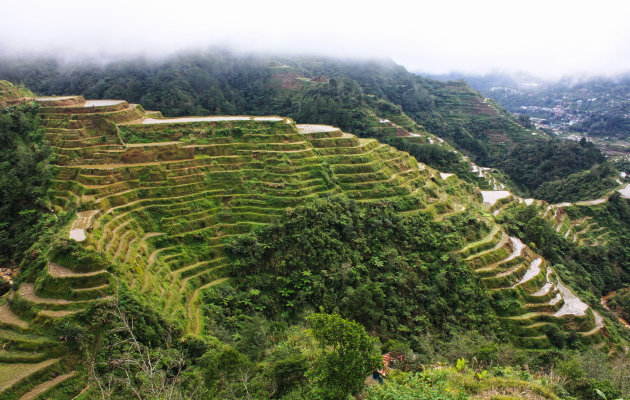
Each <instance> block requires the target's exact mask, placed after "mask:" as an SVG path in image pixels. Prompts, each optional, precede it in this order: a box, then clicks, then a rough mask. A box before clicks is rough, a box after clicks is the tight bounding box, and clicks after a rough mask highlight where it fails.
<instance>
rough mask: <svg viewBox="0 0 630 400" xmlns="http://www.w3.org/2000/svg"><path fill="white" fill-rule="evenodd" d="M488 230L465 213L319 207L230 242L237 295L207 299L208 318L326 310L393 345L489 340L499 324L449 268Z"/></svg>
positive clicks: (467, 280)
mask: <svg viewBox="0 0 630 400" xmlns="http://www.w3.org/2000/svg"><path fill="white" fill-rule="evenodd" d="M482 229H483V228H482V224H481V222H480V221H478V220H477V219H476V218H474V217H473V216H472V215H469V214H467V213H463V214H460V215H457V216H455V217H453V218H452V219H450V220H449V221H448V222H444V223H438V222H433V221H432V217H431V216H430V215H426V214H413V215H408V216H404V217H403V216H402V215H401V214H399V213H397V212H396V211H395V208H394V207H393V205H392V204H390V203H388V202H383V203H377V204H366V205H361V204H359V203H357V202H355V201H352V200H348V199H347V198H344V197H334V198H331V199H326V200H317V201H314V202H312V203H309V204H308V205H304V206H300V207H297V208H295V209H290V210H288V211H287V214H286V216H285V217H284V218H283V220H282V221H281V222H280V223H279V224H277V225H274V226H270V227H267V228H263V229H260V230H255V231H253V232H252V233H249V234H245V235H240V236H236V237H234V238H232V239H231V241H230V242H229V243H228V244H227V247H226V250H227V252H228V253H229V254H231V257H232V259H233V261H232V262H233V273H234V274H235V275H236V276H237V277H238V278H239V279H237V280H236V281H235V283H234V284H235V285H237V286H236V289H237V290H232V289H228V288H222V289H219V290H218V291H217V292H216V294H215V295H212V297H209V298H208V299H207V301H208V302H209V304H212V305H213V307H212V309H213V311H212V314H213V315H210V318H211V319H213V320H216V321H225V318H233V317H234V315H235V314H234V311H235V310H239V312H241V313H243V314H251V313H256V312H261V313H263V314H264V315H266V316H267V317H269V318H272V319H276V318H278V317H282V318H287V319H290V320H292V319H295V318H299V317H300V316H301V315H302V313H303V312H304V311H306V310H309V309H311V307H313V306H319V305H321V306H323V307H324V308H325V309H327V310H332V311H334V310H336V311H338V312H339V313H340V314H341V315H342V316H344V317H346V318H350V319H354V320H356V321H357V322H359V323H361V324H363V325H364V326H365V327H366V328H367V329H369V330H370V331H375V332H378V333H379V335H384V336H386V337H387V338H396V337H402V338H406V339H409V338H415V339H413V340H420V337H421V334H422V333H424V332H426V331H427V330H432V331H436V332H439V333H440V334H442V335H448V334H449V333H453V332H455V331H457V330H459V329H462V328H464V329H473V330H483V331H492V330H493V329H496V323H497V321H496V319H495V317H494V316H493V312H492V311H491V308H490V306H489V303H488V300H487V297H486V295H485V294H484V290H483V289H482V288H481V287H480V285H479V282H478V280H477V279H475V278H474V277H473V275H472V274H471V272H470V269H469V268H468V267H467V266H466V265H465V264H464V263H461V262H458V261H456V260H455V259H453V258H450V257H447V258H446V259H443V256H444V255H445V253H448V252H449V251H450V250H452V249H454V248H457V247H459V246H461V238H462V237H468V236H475V235H478V232H479V231H480V230H482ZM251 289H256V290H257V291H256V293H257V294H256V295H252V293H253V292H252V291H251ZM436 299H440V301H436ZM228 310H231V311H229V315H228ZM491 326H492V327H493V328H490V327H491Z"/></svg>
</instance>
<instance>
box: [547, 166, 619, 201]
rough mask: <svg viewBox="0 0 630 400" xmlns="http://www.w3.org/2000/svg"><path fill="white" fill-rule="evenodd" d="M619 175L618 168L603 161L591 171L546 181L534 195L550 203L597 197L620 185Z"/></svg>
mask: <svg viewBox="0 0 630 400" xmlns="http://www.w3.org/2000/svg"><path fill="white" fill-rule="evenodd" d="M617 175H618V172H617V170H615V169H614V168H612V167H611V165H610V164H608V163H602V164H600V165H595V166H594V167H593V168H591V169H590V170H589V171H583V172H578V173H575V174H571V175H569V176H567V177H566V178H564V179H558V180H555V181H548V182H545V183H543V184H542V185H540V186H539V187H538V188H536V190H535V191H534V197H535V198H537V199H541V200H546V201H548V202H550V203H560V202H565V201H570V202H576V201H584V200H591V199H597V198H600V197H603V196H604V195H606V194H607V193H608V192H610V191H611V190H612V189H614V188H616V187H617V186H619V183H618V182H617Z"/></svg>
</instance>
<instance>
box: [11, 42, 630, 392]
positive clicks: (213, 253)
mask: <svg viewBox="0 0 630 400" xmlns="http://www.w3.org/2000/svg"><path fill="white" fill-rule="evenodd" d="M41 62H42V61H41V60H36V61H29V62H26V63H18V62H15V63H14V64H12V63H9V62H6V61H3V62H2V69H1V70H2V71H3V72H2V73H3V74H8V75H9V74H14V75H15V76H17V75H20V76H22V79H21V80H20V81H21V82H25V83H27V82H30V83H31V84H32V85H33V86H35V87H36V88H35V91H36V92H39V93H40V94H56V95H59V94H61V96H53V97H48V96H45V97H36V96H35V95H33V94H32V93H31V92H28V91H26V90H25V89H22V88H19V87H15V86H13V85H11V84H9V83H8V82H2V85H3V86H2V87H4V88H6V89H4V90H3V91H2V92H1V93H0V96H1V97H0V101H1V102H2V106H3V108H2V114H0V128H2V130H3V131H2V134H3V136H2V137H3V138H4V143H5V145H6V146H5V148H4V149H2V150H0V154H2V159H1V160H2V161H3V162H2V164H1V165H0V166H1V167H2V168H3V172H5V174H4V175H6V176H3V179H4V180H2V181H0V183H2V187H1V189H2V196H3V204H2V207H3V208H0V211H2V213H3V214H2V218H3V221H2V222H4V224H2V225H0V228H1V229H2V230H0V232H1V233H2V235H1V236H0V248H1V249H2V257H3V258H2V260H1V262H2V263H3V265H5V264H8V265H9V266H10V267H11V268H10V269H11V270H12V274H11V279H10V280H9V281H11V282H10V284H9V285H8V286H7V287H6V288H4V289H3V290H8V292H7V293H6V294H5V295H4V296H2V297H0V345H1V348H0V398H3V399H4V398H6V399H18V398H26V399H28V398H51V399H68V398H75V396H78V397H76V398H77V399H80V400H85V399H97V398H99V399H104V398H105V399H128V398H138V399H165V398H172V399H191V398H192V399H285V400H293V399H295V400H296V399H321V400H329V399H330V400H337V399H339V400H347V399H349V398H365V399H369V400H380V399H391V398H428V399H466V398H528V399H558V398H566V399H570V398H579V399H585V400H586V399H587V400H594V399H600V398H602V397H601V396H605V397H606V398H618V397H620V396H622V395H623V396H627V394H628V392H629V391H630V387H629V385H628V382H627V379H626V378H627V376H626V375H625V372H624V371H626V370H627V369H628V366H629V365H630V360H629V359H628V356H627V352H626V351H625V349H626V348H627V343H628V340H629V339H630V333H629V331H627V330H626V329H625V328H624V327H623V325H622V324H621V323H620V322H618V320H617V314H615V313H614V312H613V311H609V310H608V309H606V308H604V305H605V303H604V305H603V303H601V302H600V298H601V297H602V296H603V295H605V294H607V293H608V292H610V291H614V290H618V289H621V288H623V287H626V286H627V285H628V284H629V283H630V262H629V260H630V254H628V249H627V246H626V243H627V241H628V238H630V205H629V204H628V200H627V197H628V194H627V193H626V192H624V191H623V190H622V191H621V193H619V192H618V191H617V190H618V189H619V187H618V186H615V187H612V188H608V187H606V186H605V185H604V186H601V187H600V186H597V187H596V189H597V190H595V191H594V192H592V191H590V189H591V188H592V187H591V186H593V185H591V186H589V189H586V188H584V189H582V188H578V189H579V190H577V191H570V190H564V188H566V187H567V186H570V185H571V182H574V181H575V180H580V179H583V178H584V175H577V176H576V175H575V174H573V173H574V172H576V171H577V172H578V173H579V174H589V175H588V176H589V177H590V176H596V177H600V176H601V177H609V176H611V174H616V171H614V170H613V169H611V168H610V167H609V166H608V165H607V164H606V163H602V161H603V159H602V157H601V154H600V153H599V152H598V151H597V150H596V149H594V148H593V147H592V146H591V145H589V144H588V143H586V142H581V143H564V142H555V141H550V140H549V139H547V138H545V137H544V135H532V133H531V132H530V131H528V130H527V129H525V128H523V127H522V126H521V125H519V124H518V123H516V122H515V120H514V118H513V117H512V116H511V115H510V114H508V113H506V112H505V111H503V110H502V109H500V108H499V107H498V106H497V105H496V104H494V103H492V102H491V101H487V100H485V99H483V98H482V97H481V96H479V94H478V93H476V92H474V91H473V90H471V89H470V88H468V87H467V86H466V85H464V84H463V83H461V82H450V83H445V84H443V83H439V82H435V81H431V80H428V79H424V78H421V77H417V76H415V75H413V74H409V73H408V72H407V71H405V70H404V69H403V68H402V67H399V66H396V65H393V64H391V63H368V64H364V63H348V62H340V61H334V60H333V61H331V60H324V61H321V60H320V61H317V60H315V59H273V60H270V59H266V58H249V59H243V58H240V57H234V56H231V55H229V54H218V55H217V54H215V55H212V56H199V55H194V56H180V57H178V58H175V59H171V60H167V61H164V62H162V63H157V64H156V63H148V62H132V63H115V64H110V65H107V66H104V67H102V66H101V67H99V66H94V65H88V66H86V65H76V66H72V65H60V64H57V63H56V62H52V61H49V62H50V64H48V65H46V64H41ZM44 65H46V67H45V68H43V67H42V66H44ZM38 66H39V67H38ZM3 76H4V75H3ZM38 82H39V84H38ZM40 85H41V86H40ZM72 88H74V89H75V90H77V91H78V92H81V93H83V94H85V96H90V97H95V98H96V97H98V98H110V99H109V100H87V101H86V100H85V98H84V97H83V96H81V95H74V94H71V93H70V90H71V89H72ZM116 93H119V94H120V95H124V97H126V98H127V99H130V100H131V101H137V102H139V103H140V104H134V103H129V102H128V101H125V100H111V98H112V97H116V96H115V95H116ZM127 96H129V97H127ZM133 96H135V97H133ZM151 105H155V106H157V107H159V108H160V111H162V112H160V111H147V110H145V108H144V106H147V107H149V106H151ZM169 107H173V108H172V110H171V109H169ZM212 108H214V109H212ZM280 111H286V112H287V114H289V116H290V117H287V116H286V115H283V114H282V112H280ZM205 112H210V113H213V114H218V113H225V114H227V113H229V114H234V115H214V116H206V117H199V116H198V117H189V118H186V117H185V118H173V117H172V116H175V115H177V116H180V115H188V114H200V113H205ZM247 112H251V113H252V114H254V115H253V116H246V115H242V114H245V113H247ZM265 113H266V114H272V115H265ZM163 114H164V115H166V117H165V116H164V115H163ZM279 115H281V116H279ZM291 117H293V118H291ZM300 118H301V119H300ZM304 122H308V123H304ZM324 123H326V124H328V125H321V124H324ZM330 124H339V125H342V126H344V129H340V128H338V127H335V126H331V125H330ZM374 137H376V138H374ZM379 139H382V141H381V140H379ZM445 140H446V142H445ZM383 142H385V143H383ZM387 143H389V144H391V145H388V144H387ZM456 148H461V149H462V151H464V152H465V153H466V154H467V155H468V156H469V157H470V158H471V159H473V161H474V160H476V161H478V162H482V161H484V160H486V161H487V162H489V163H494V164H495V166H496V167H497V168H501V169H502V170H504V171H505V172H506V173H507V174H510V175H509V176H510V177H511V178H512V181H513V183H512V185H513V187H514V188H519V187H520V188H521V190H522V191H523V192H530V191H532V190H534V189H536V188H543V189H545V191H544V193H545V195H546V196H548V197H552V196H577V197H580V196H583V195H603V196H605V197H603V198H601V199H598V200H597V201H595V202H592V204H591V203H587V204H582V203H580V202H576V203H565V204H550V203H548V202H544V201H542V200H536V199H524V198H522V197H519V196H517V195H516V194H514V193H511V192H509V191H506V190H481V189H480V188H479V187H478V186H476V184H477V183H480V184H481V183H482V182H483V183H484V184H485V185H487V186H488V185H490V186H492V185H493V186H492V187H491V189H498V185H501V184H502V183H501V182H497V179H496V178H495V175H492V173H491V172H489V171H488V170H487V169H483V168H480V167H479V166H477V165H476V164H474V163H472V162H471V161H470V160H469V159H467V158H465V157H464V156H463V155H462V154H461V153H459V152H457V150H455V149H456ZM405 150H408V151H409V152H410V153H411V155H410V154H409V153H406V152H405ZM412 155H416V156H418V158H419V159H420V160H417V159H415V158H414V157H413V156H412ZM569 159H570V162H569ZM422 160H428V161H427V164H429V165H427V164H425V163H423V162H422ZM419 161H420V162H419ZM510 161H512V162H510ZM595 163H597V165H595V166H593V165H594V164H595ZM486 165H488V164H486ZM432 166H444V167H445V169H446V171H451V172H455V173H456V175H453V174H452V173H445V171H443V170H438V169H435V168H433V167H432ZM523 166H526V168H523ZM519 167H521V168H520V169H519ZM588 168H590V170H589V171H588V172H580V171H583V170H586V169H588ZM488 174H490V175H488ZM571 174H573V175H571ZM496 176H499V174H498V173H497V174H496ZM460 177H462V178H465V179H460ZM490 178H491V179H490ZM534 178H536V180H533V179H534ZM549 181H552V182H556V183H555V184H554V187H553V188H549V187H548V186H545V185H548V184H547V183H545V182H549ZM558 182H561V183H558ZM615 182H616V181H615ZM486 189H487V188H486ZM554 189H556V190H555V191H554ZM606 189H610V190H608V191H606V192H605V193H603V192H604V191H605V190H606ZM602 193H603V194H602ZM619 293H620V295H619V296H618V297H616V298H614V299H613V298H612V297H611V300H610V306H611V307H614V308H611V309H612V310H614V311H615V312H617V313H619V314H620V315H624V314H623V309H624V307H625V300H624V299H625V297H623V292H622V291H619ZM379 370H380V372H378V371H379ZM372 374H374V375H372ZM369 376H376V377H377V378H382V377H383V376H386V379H385V382H384V383H383V384H382V385H380V384H378V383H377V381H375V380H372V378H370V379H367V380H366V378H368V377H369ZM370 384H373V385H372V386H371V387H370ZM497 396H498V397H497Z"/></svg>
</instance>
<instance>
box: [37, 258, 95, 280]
mask: <svg viewBox="0 0 630 400" xmlns="http://www.w3.org/2000/svg"><path fill="white" fill-rule="evenodd" d="M104 272H105V271H104V270H100V271H92V272H74V271H73V270H71V269H68V268H66V267H63V266H61V265H59V264H57V263H54V262H50V263H48V273H49V274H50V276H52V277H55V278H78V277H88V276H94V275H99V274H102V273H104Z"/></svg>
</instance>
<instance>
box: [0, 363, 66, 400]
mask: <svg viewBox="0 0 630 400" xmlns="http://www.w3.org/2000/svg"><path fill="white" fill-rule="evenodd" d="M58 363H59V359H56V358H55V359H50V360H45V361H42V362H39V363H36V364H24V363H15V364H13V363H12V364H0V395H3V393H5V392H7V391H8V390H7V389H9V388H11V387H13V386H17V385H18V384H20V383H21V382H22V381H26V380H27V378H32V377H33V376H41V375H43V373H45V372H46V371H47V370H50V369H51V367H53V366H55V365H56V364H58ZM7 396H8V395H7Z"/></svg>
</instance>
